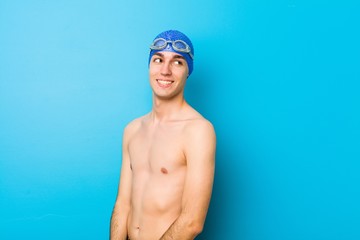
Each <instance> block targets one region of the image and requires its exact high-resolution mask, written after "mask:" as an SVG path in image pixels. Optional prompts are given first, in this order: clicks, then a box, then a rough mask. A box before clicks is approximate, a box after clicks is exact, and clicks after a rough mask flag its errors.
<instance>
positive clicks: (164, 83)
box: [156, 79, 174, 87]
mask: <svg viewBox="0 0 360 240" xmlns="http://www.w3.org/2000/svg"><path fill="white" fill-rule="evenodd" d="M156 81H157V82H158V83H159V85H160V87H169V86H170V85H171V84H172V83H173V82H174V81H171V80H163V79H156Z"/></svg>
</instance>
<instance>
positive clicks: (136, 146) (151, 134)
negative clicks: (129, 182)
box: [129, 126, 186, 174]
mask: <svg viewBox="0 0 360 240" xmlns="http://www.w3.org/2000/svg"><path fill="white" fill-rule="evenodd" d="M184 141H186V138H185V135H184V133H183V128H182V127H181V126H170V127H158V128H147V127H143V128H142V129H141V131H138V132H137V134H135V136H134V137H133V138H132V140H131V141H130V143H129V154H130V162H131V167H132V170H133V173H144V172H146V173H155V174H157V173H159V174H171V173H174V172H176V171H177V170H179V169H181V168H182V167H184V166H185V165H186V159H185V154H184Z"/></svg>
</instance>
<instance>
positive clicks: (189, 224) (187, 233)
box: [160, 215, 202, 240]
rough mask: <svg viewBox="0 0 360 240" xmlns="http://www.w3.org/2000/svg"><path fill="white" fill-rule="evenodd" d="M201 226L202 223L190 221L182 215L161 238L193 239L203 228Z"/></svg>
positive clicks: (170, 239)
mask: <svg viewBox="0 0 360 240" xmlns="http://www.w3.org/2000/svg"><path fill="white" fill-rule="evenodd" d="M199 226H200V224H196V223H195V222H193V221H188V220H187V218H186V217H185V216H181V215H180V216H179V217H178V219H176V221H175V222H174V223H173V224H172V225H171V226H170V227H169V229H168V230H167V231H166V232H165V233H164V234H163V236H162V237H161V238H160V240H193V239H194V238H195V237H196V236H197V235H198V234H200V232H201V230H202V227H199Z"/></svg>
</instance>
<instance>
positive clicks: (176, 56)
mask: <svg viewBox="0 0 360 240" xmlns="http://www.w3.org/2000/svg"><path fill="white" fill-rule="evenodd" d="M173 58H175V59H176V58H181V59H184V60H185V58H184V57H183V56H181V55H175V56H174V57H173Z"/></svg>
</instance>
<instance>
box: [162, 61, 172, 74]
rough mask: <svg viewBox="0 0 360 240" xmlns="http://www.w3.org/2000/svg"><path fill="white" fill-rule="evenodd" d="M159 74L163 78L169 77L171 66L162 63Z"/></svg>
mask: <svg viewBox="0 0 360 240" xmlns="http://www.w3.org/2000/svg"><path fill="white" fill-rule="evenodd" d="M161 74H162V75H164V76H167V75H171V66H170V63H169V62H164V64H163V65H162V68H161Z"/></svg>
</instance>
